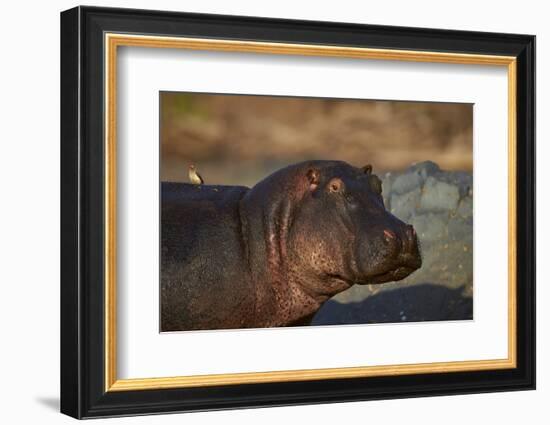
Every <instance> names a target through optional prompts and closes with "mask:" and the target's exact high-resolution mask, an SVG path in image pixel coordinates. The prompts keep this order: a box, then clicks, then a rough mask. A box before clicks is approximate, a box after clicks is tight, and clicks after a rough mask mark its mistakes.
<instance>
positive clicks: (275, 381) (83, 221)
mask: <svg viewBox="0 0 550 425" xmlns="http://www.w3.org/2000/svg"><path fill="white" fill-rule="evenodd" d="M130 46H133V47H143V48H148V49H188V50H197V51H216V52H220V51H221V52H227V53H228V54H232V53H234V54H243V53H246V54H248V53H257V54H269V55H286V56H288V57H330V58H334V59H339V58H348V59H349V58H355V59H358V60H382V61H397V63H399V64H401V63H417V62H418V63H425V64H440V63H444V64H464V65H484V66H495V67H503V68H505V70H506V72H507V84H508V87H507V90H508V92H507V95H508V104H507V111H508V127H507V128H508V180H507V181H502V182H499V185H501V186H500V187H507V194H508V206H507V212H506V213H507V217H508V258H507V260H508V264H507V267H506V269H507V270H508V282H505V283H502V284H503V285H504V284H506V285H507V291H508V292H507V294H508V297H507V300H508V301H507V302H508V304H507V306H508V309H507V311H508V316H507V317H508V318H507V323H506V324H505V325H506V326H507V333H506V335H507V338H508V339H507V341H508V351H507V352H508V356H507V357H506V358H501V359H490V360H486V359H485V360H457V361H445V362H438V363H415V362H410V363H407V364H398V365H389V366H388V365H380V366H368V367H356V366H355V367H338V368H313V369H293V370H262V371H257V372H248V373H221V374H206V375H187V376H173V377H158V376H148V377H141V378H135V379H120V378H119V376H118V375H117V365H118V364H119V363H118V362H119V361H120V359H117V340H118V339H119V337H120V335H118V329H117V297H118V296H119V294H117V286H116V280H117V231H116V225H117V220H118V218H117V196H118V191H119V190H120V188H117V183H116V178H117V161H119V160H120V158H119V157H117V155H118V152H117V119H118V117H119V116H121V115H120V114H121V111H120V110H118V109H117V107H118V105H117V98H116V93H117V87H118V86H119V85H120V84H121V83H120V81H118V78H119V76H120V69H117V53H118V52H119V49H120V48H121V47H130ZM534 93H535V37H534V36H530V35H519V34H498V33H481V32H468V31H452V30H435V29H420V28H404V27H391V26H370V25H356V24H344V23H329V22H312V21H294V20H282V19H266V18H253V17H238V16H220V15H202V14H188V13H176V12H161V11H145V10H131V9H110V8H96V7H76V8H74V9H70V10H68V11H65V12H62V13H61V117H62V118H61V120H62V121H61V195H62V199H61V412H62V413H65V414H67V415H70V416H73V417H75V418H92V417H107V416H122V415H138V414H153V413H165V412H186V411H201V410H216V409H233V408H245V407H260V406H276V405H296V404H315V403H329V402H343V401H354V400H374V399H386V398H401V397H417V396H434V395H451V394H465V393H481V392H490V391H512V390H527V389H534V388H535V132H534V130H535V94H534ZM153 142H154V143H156V142H157V141H153ZM119 254H120V253H119ZM481 267H482V266H481ZM183 361H185V360H183Z"/></svg>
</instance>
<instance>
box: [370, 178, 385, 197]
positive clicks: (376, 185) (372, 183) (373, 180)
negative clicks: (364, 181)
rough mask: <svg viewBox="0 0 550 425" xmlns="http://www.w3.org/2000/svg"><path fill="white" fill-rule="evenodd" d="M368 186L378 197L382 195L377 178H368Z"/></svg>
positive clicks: (380, 184) (379, 181) (380, 183)
mask: <svg viewBox="0 0 550 425" xmlns="http://www.w3.org/2000/svg"><path fill="white" fill-rule="evenodd" d="M369 184H370V187H371V188H372V190H374V191H375V192H376V193H378V194H379V195H381V194H382V181H381V180H380V179H379V178H378V176H376V175H374V174H371V175H370V176H369Z"/></svg>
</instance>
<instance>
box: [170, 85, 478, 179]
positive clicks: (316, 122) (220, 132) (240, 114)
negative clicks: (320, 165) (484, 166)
mask: <svg viewBox="0 0 550 425" xmlns="http://www.w3.org/2000/svg"><path fill="white" fill-rule="evenodd" d="M160 101H161V180H162V181H187V167H188V165H189V164H190V163H193V164H195V165H196V166H197V168H198V170H199V171H200V173H201V175H202V177H203V178H204V179H205V181H206V183H210V184H227V185H236V184H239V185H245V186H253V185H254V184H255V183H256V182H257V181H258V180H260V179H262V178H263V177H265V176H267V175H268V174H270V173H271V172H273V171H275V170H277V169H279V168H281V167H283V166H286V165H288V164H292V163H295V162H299V161H302V160H308V159H338V160H343V161H346V162H349V163H350V164H352V165H356V166H362V165H365V164H367V163H371V164H372V165H373V167H374V170H375V171H376V172H379V173H380V172H383V171H391V170H400V169H403V168H405V167H407V166H409V165H410V164H411V163H414V162H419V161H424V160H426V159H430V160H431V161H434V162H436V163H437V164H439V166H440V167H441V168H442V169H446V170H463V171H471V169H472V105H470V104H452V103H420V102H396V101H378V100H350V99H345V100H340V99H320V98H296V97H277V96H250V95H216V94H195V93H169V92H163V93H161V98H160Z"/></svg>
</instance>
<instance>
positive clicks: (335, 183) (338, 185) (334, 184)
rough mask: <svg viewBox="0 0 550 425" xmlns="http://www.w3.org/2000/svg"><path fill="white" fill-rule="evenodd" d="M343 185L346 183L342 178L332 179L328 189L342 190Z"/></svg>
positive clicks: (334, 191) (331, 190) (333, 190)
mask: <svg viewBox="0 0 550 425" xmlns="http://www.w3.org/2000/svg"><path fill="white" fill-rule="evenodd" d="M343 186H344V183H343V182H342V180H340V179H338V178H336V179H332V180H331V181H330V182H329V184H328V190H329V191H330V192H333V193H336V192H341V191H342V188H343Z"/></svg>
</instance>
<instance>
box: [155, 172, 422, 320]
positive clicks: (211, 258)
mask: <svg viewBox="0 0 550 425" xmlns="http://www.w3.org/2000/svg"><path fill="white" fill-rule="evenodd" d="M381 192H382V186H381V182H380V179H379V178H378V177H377V176H376V175H374V174H373V173H372V168H371V167H370V166H365V167H363V168H356V167H353V166H351V165H349V164H347V163H345V162H341V161H306V162H302V163H299V164H295V165H291V166H288V167H286V168H283V169H281V170H279V171H277V172H275V173H273V174H271V175H270V176H268V177H266V178H265V179H264V180H262V181H260V182H259V183H258V184H256V185H255V186H254V187H253V188H251V189H248V188H246V187H241V186H209V185H203V186H195V185H189V184H184V183H162V188H161V197H162V200H161V202H162V205H161V208H162V214H161V215H162V221H161V330H162V331H178V330H195V329H224V328H225V329H227V328H251V327H254V328H260V327H273V326H292V325H305V324H308V323H309V321H310V320H311V318H312V317H313V315H314V314H315V313H316V312H317V311H318V310H319V308H320V307H321V305H322V304H323V303H324V302H325V301H327V300H328V299H329V298H330V297H332V296H333V295H335V294H337V293H339V292H341V291H344V290H346V289H347V288H349V287H350V286H351V285H354V284H359V285H363V284H379V283H384V282H389V281H397V280H400V279H403V278H404V277H406V276H408V275H409V274H410V273H412V272H413V271H415V270H416V269H418V268H419V267H420V265H421V262H422V261H421V257H420V252H419V248H418V242H417V238H416V234H415V231H414V229H413V228H412V226H410V225H408V224H405V223H403V222H402V221H400V220H399V219H397V218H396V217H394V216H393V215H392V214H390V213H389V212H388V211H386V209H385V207H384V203H383V201H382V196H381Z"/></svg>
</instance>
